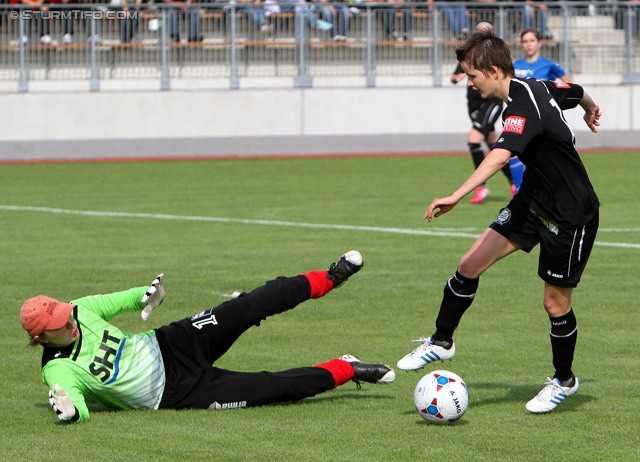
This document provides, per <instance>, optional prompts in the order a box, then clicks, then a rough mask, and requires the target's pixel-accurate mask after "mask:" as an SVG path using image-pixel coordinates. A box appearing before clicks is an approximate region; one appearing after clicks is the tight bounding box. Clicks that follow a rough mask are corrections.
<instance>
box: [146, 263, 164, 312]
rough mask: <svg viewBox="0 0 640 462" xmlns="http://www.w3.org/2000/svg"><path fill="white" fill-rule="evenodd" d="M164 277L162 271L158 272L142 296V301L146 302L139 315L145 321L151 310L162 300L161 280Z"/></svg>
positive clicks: (162, 287) (162, 288)
mask: <svg viewBox="0 0 640 462" xmlns="http://www.w3.org/2000/svg"><path fill="white" fill-rule="evenodd" d="M163 279H164V273H162V274H159V275H158V277H157V278H155V279H154V280H153V282H152V283H151V285H150V286H149V288H148V289H147V291H146V292H145V294H144V295H143V296H142V303H146V304H147V306H145V307H144V309H143V310H142V312H141V313H140V315H141V316H142V319H144V320H145V321H146V320H147V319H149V316H151V312H152V311H153V310H155V309H156V308H157V307H158V305H160V303H162V300H164V286H163V285H162V281H163Z"/></svg>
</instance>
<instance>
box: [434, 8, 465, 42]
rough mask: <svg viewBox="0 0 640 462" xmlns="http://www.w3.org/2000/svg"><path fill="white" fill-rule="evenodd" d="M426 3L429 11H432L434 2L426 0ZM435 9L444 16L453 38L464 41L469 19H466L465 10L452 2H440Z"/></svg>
mask: <svg viewBox="0 0 640 462" xmlns="http://www.w3.org/2000/svg"><path fill="white" fill-rule="evenodd" d="M427 2H428V3H429V9H433V2H434V0H427ZM449 2H451V3H449ZM436 9H437V10H438V11H440V12H442V14H443V15H444V19H445V21H447V24H448V25H449V29H451V34H452V35H453V36H454V38H457V39H458V40H466V39H467V37H468V36H469V18H467V9H466V8H465V7H464V5H463V4H460V3H457V2H454V0H442V1H438V5H437V6H436Z"/></svg>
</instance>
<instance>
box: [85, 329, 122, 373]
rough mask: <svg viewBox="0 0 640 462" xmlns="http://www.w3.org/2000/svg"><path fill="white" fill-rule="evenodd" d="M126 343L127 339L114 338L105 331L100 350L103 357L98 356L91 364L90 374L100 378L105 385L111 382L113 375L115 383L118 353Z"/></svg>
mask: <svg viewBox="0 0 640 462" xmlns="http://www.w3.org/2000/svg"><path fill="white" fill-rule="evenodd" d="M125 341H126V339H120V338H118V337H114V336H113V335H111V334H110V333H109V331H108V330H106V329H105V330H104V332H103V333H102V342H101V343H100V347H99V348H98V351H99V353H100V355H101V356H98V355H97V354H96V356H94V358H93V362H92V363H91V364H89V372H91V373H92V374H93V375H95V376H96V377H98V378H99V379H100V381H101V382H103V383H104V382H106V381H107V380H109V378H111V376H112V374H113V377H112V378H111V382H113V381H114V380H115V379H116V378H117V376H118V374H117V369H116V365H115V361H116V359H117V358H118V351H119V349H120V348H122V346H124V342H125ZM121 342H122V343H121ZM114 373H115V374H114Z"/></svg>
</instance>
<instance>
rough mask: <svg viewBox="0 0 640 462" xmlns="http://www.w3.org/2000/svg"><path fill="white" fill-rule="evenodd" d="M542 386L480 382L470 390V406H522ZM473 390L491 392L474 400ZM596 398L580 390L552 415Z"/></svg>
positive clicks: (581, 383)
mask: <svg viewBox="0 0 640 462" xmlns="http://www.w3.org/2000/svg"><path fill="white" fill-rule="evenodd" d="M588 382H589V380H583V381H581V382H580V385H581V386H584V384H585V383H588ZM543 386H544V384H531V385H509V384H504V383H495V382H480V383H474V384H473V385H472V386H471V387H470V388H469V391H470V395H471V396H470V401H469V405H470V406H475V407H477V406H487V405H492V404H500V403H512V402H515V403H520V402H521V403H522V404H523V405H524V404H526V403H527V401H529V400H530V399H531V398H533V397H534V396H536V395H537V394H538V392H539V391H540V390H542V387H543ZM474 390H487V391H490V392H492V395H494V396H491V397H487V398H483V399H479V400H474V399H473V398H472V396H473V391H474ZM498 390H504V393H503V394H502V395H500V396H496V393H495V392H496V391H498ZM596 399H597V398H596V397H595V396H593V395H589V394H586V393H580V389H578V392H577V393H576V394H575V395H573V396H571V397H570V398H568V399H567V400H565V401H564V402H563V403H562V405H560V406H558V408H557V409H555V410H554V411H553V412H554V413H562V412H569V411H573V410H574V409H576V408H578V407H579V406H582V405H583V404H584V403H588V402H590V401H594V400H596Z"/></svg>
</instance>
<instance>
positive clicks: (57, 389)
mask: <svg viewBox="0 0 640 462" xmlns="http://www.w3.org/2000/svg"><path fill="white" fill-rule="evenodd" d="M49 404H50V405H51V409H53V412H55V413H56V415H57V416H58V419H60V420H61V421H63V422H65V421H69V420H70V421H72V422H74V421H76V420H78V417H79V413H78V410H77V409H76V407H75V406H74V405H73V401H71V398H69V395H67V392H66V391H64V389H63V388H62V387H61V386H60V385H58V384H57V383H56V384H55V385H54V386H53V388H52V389H51V390H49Z"/></svg>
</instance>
